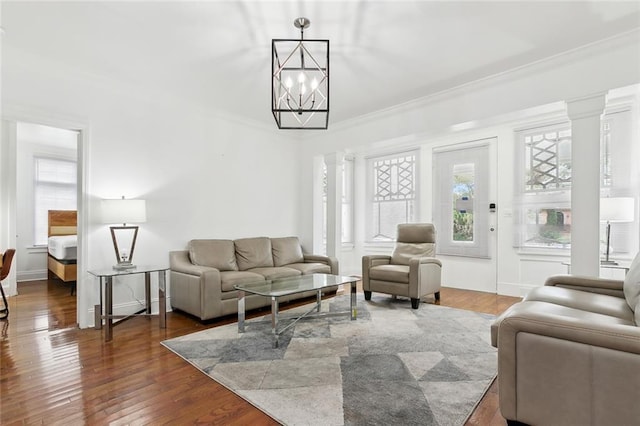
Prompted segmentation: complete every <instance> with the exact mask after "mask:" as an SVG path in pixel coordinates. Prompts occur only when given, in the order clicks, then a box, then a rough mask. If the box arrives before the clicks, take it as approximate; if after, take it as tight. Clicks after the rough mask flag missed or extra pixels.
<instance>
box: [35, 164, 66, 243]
mask: <svg viewBox="0 0 640 426" xmlns="http://www.w3.org/2000/svg"><path fill="white" fill-rule="evenodd" d="M76 170H77V167H76V162H75V161H69V160H60V159H54V158H45V157H35V158H34V175H35V176H34V179H35V182H34V196H35V203H34V206H35V208H34V227H35V229H34V245H46V244H47V220H48V213H47V212H48V211H49V210H76V208H77V207H76V206H77V204H76V193H77V190H76Z"/></svg>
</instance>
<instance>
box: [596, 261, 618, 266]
mask: <svg viewBox="0 0 640 426" xmlns="http://www.w3.org/2000/svg"><path fill="white" fill-rule="evenodd" d="M600 264H601V265H617V264H618V262H616V261H615V260H601V261H600Z"/></svg>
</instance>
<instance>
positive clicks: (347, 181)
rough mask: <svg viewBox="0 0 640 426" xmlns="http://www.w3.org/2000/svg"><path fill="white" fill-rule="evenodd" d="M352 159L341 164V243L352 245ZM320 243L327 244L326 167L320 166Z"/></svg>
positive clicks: (347, 159) (348, 158)
mask: <svg viewBox="0 0 640 426" xmlns="http://www.w3.org/2000/svg"><path fill="white" fill-rule="evenodd" d="M353 163H354V161H353V158H350V157H347V158H345V159H344V162H343V164H342V243H343V244H352V243H353V185H354V182H353ZM322 241H323V243H324V246H325V247H326V244H327V165H326V164H324V163H323V164H322Z"/></svg>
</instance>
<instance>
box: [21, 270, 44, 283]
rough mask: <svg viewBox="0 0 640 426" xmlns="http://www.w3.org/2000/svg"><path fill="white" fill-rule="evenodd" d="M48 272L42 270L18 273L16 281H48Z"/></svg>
mask: <svg viewBox="0 0 640 426" xmlns="http://www.w3.org/2000/svg"><path fill="white" fill-rule="evenodd" d="M47 276H48V275H47V270H46V269H40V270H37V271H18V273H17V274H16V281H17V282H22V281H39V280H46V279H47Z"/></svg>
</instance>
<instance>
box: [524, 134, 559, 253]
mask: <svg viewBox="0 0 640 426" xmlns="http://www.w3.org/2000/svg"><path fill="white" fill-rule="evenodd" d="M519 140H520V141H521V145H522V147H523V156H524V188H523V193H522V215H521V218H522V222H523V229H522V233H521V238H522V242H521V245H522V246H525V247H541V248H569V247H570V244H571V206H570V204H571V125H570V123H563V124H560V125H557V126H550V127H542V128H534V129H530V130H527V131H522V132H520V134H519Z"/></svg>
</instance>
